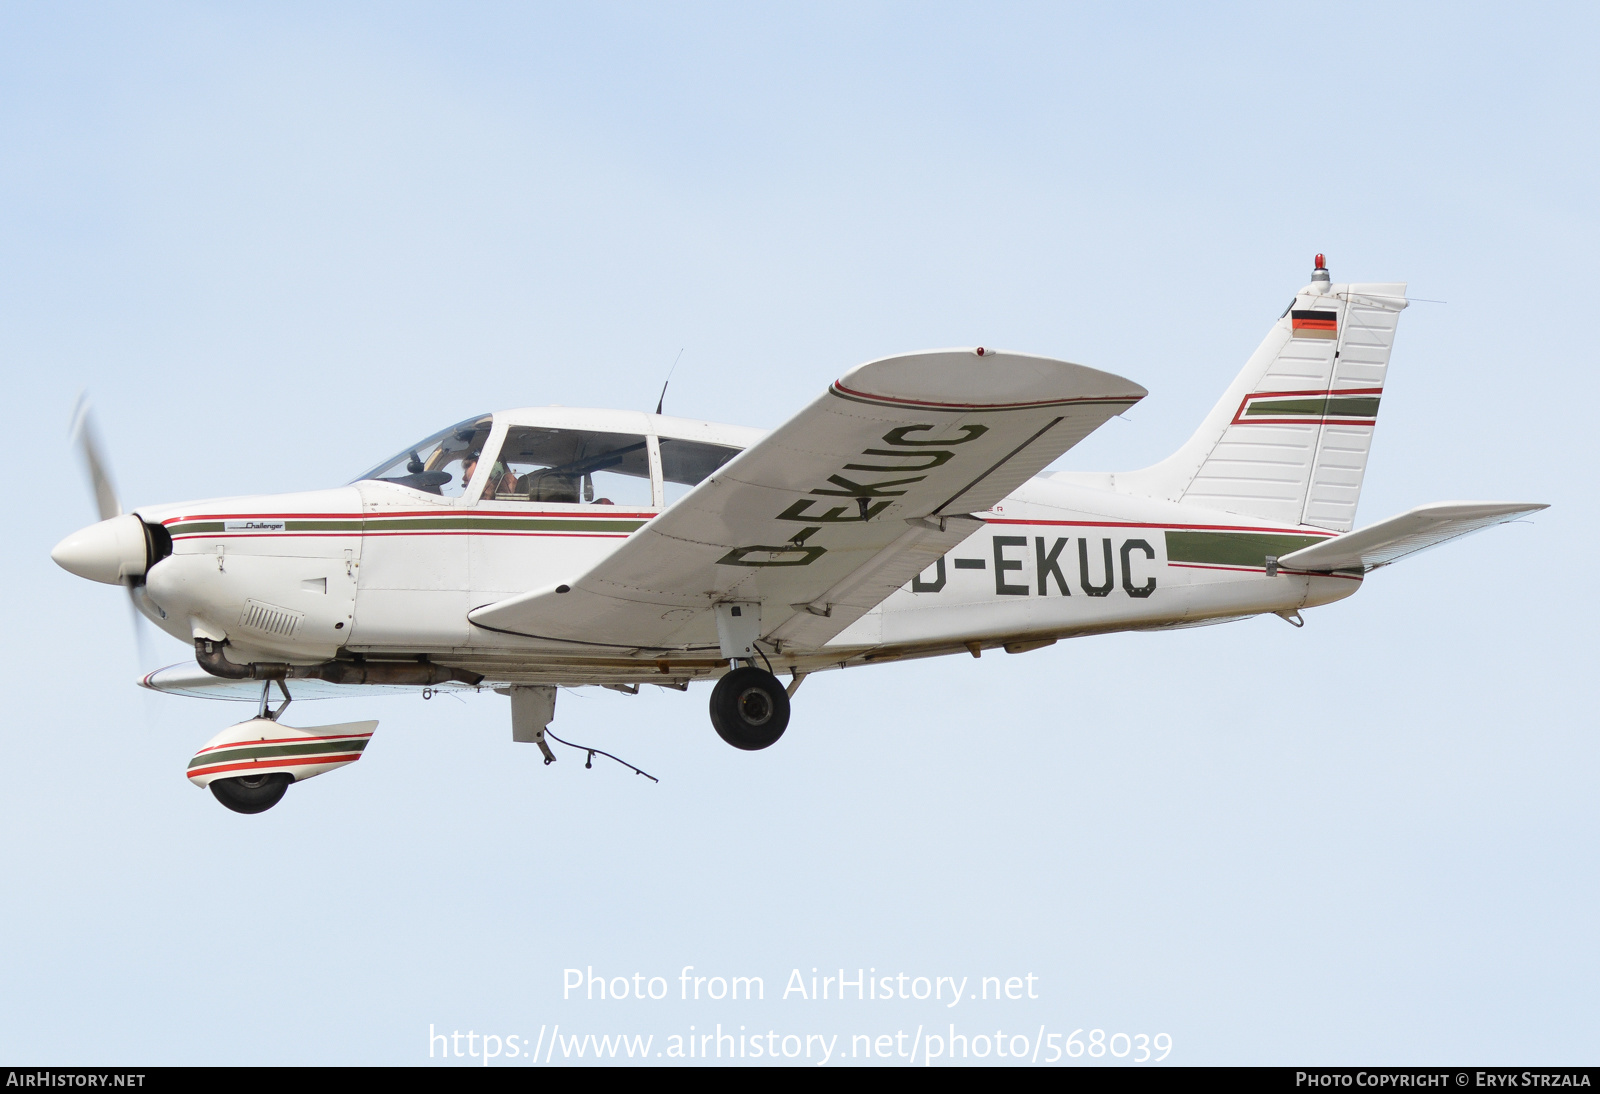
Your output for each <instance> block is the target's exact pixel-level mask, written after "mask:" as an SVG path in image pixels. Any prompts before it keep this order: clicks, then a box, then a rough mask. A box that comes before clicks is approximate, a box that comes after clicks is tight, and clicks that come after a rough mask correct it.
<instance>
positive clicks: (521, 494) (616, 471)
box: [483, 426, 650, 506]
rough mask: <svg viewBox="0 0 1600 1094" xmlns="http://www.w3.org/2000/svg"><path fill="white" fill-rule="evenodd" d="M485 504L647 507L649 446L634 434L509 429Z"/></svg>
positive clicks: (574, 430) (519, 427)
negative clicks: (531, 503) (513, 502)
mask: <svg viewBox="0 0 1600 1094" xmlns="http://www.w3.org/2000/svg"><path fill="white" fill-rule="evenodd" d="M483 500H484V501H530V502H546V503H552V502H553V503H557V504H560V503H569V504H573V503H580V502H590V503H593V504H595V505H627V506H648V505H649V504H650V452H649V446H648V444H647V442H646V441H645V438H644V437H642V436H637V435H635V434H632V433H600V432H595V431H593V430H587V429H549V428H541V427H538V426H512V427H511V428H510V429H509V430H507V431H506V440H505V444H503V445H502V446H501V448H500V457H499V459H498V460H496V461H495V465H494V467H493V469H492V470H491V471H490V475H489V480H488V483H487V484H486V485H485V486H484V488H483Z"/></svg>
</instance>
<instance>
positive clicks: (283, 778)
mask: <svg viewBox="0 0 1600 1094" xmlns="http://www.w3.org/2000/svg"><path fill="white" fill-rule="evenodd" d="M291 781H292V780H291V779H290V778H289V776H288V775H287V774H286V773H284V772H282V771H273V772H270V773H268V774H265V775H241V776H238V777H237V778H232V779H212V780H211V784H210V790H211V795H212V797H214V798H216V799H217V800H218V801H219V802H221V803H222V804H223V805H225V806H227V807H228V808H229V809H232V810H233V811H234V812H235V813H265V812H266V811H267V810H268V809H271V808H272V807H273V806H274V805H277V804H278V802H280V801H282V800H283V794H284V791H286V790H288V789H289V783H290V782H291Z"/></svg>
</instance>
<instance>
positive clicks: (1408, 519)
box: [1278, 501, 1549, 573]
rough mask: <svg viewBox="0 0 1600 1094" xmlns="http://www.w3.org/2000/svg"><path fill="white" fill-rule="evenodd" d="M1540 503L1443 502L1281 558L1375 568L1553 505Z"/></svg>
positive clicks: (1311, 565)
mask: <svg viewBox="0 0 1600 1094" xmlns="http://www.w3.org/2000/svg"><path fill="white" fill-rule="evenodd" d="M1548 508H1549V506H1548V505H1544V504H1541V503H1538V502H1504V501H1439V502H1434V503H1433V504H1432V505H1419V506H1418V507H1417V508H1415V509H1412V510H1409V511H1407V512H1404V513H1401V514H1400V515H1399V516H1395V517H1390V518H1389V519H1388V520H1380V521H1379V522H1378V523H1377V524H1372V525H1368V526H1367V527H1365V528H1361V529H1358V530H1357V531H1354V532H1349V533H1347V534H1345V535H1342V536H1335V537H1334V538H1333V539H1328V540H1323V541H1322V542H1321V543H1318V544H1314V545H1312V546H1310V547H1306V548H1304V549H1302V550H1299V551H1295V552H1294V553H1293V554H1288V555H1284V556H1283V557H1282V558H1280V559H1278V565H1279V566H1281V567H1283V568H1284V569H1286V570H1310V571H1313V572H1324V573H1327V572H1332V571H1334V570H1360V571H1363V572H1365V571H1367V570H1375V569H1377V568H1378V567H1379V566H1387V565H1389V563H1391V562H1396V561H1398V560H1400V559H1402V558H1405V557H1406V556H1407V555H1414V554H1416V553H1417V552H1418V551H1426V550H1427V549H1428V548H1429V547H1437V546H1439V544H1441V543H1447V542H1449V541H1450V540H1452V539H1459V538H1460V537H1462V536H1466V535H1471V534H1472V533H1473V532H1480V531H1482V530H1483V529H1485V528H1489V527H1491V526H1493V525H1496V524H1504V523H1506V522H1507V521H1512V520H1516V519H1517V518H1518V517H1521V516H1526V515H1527V514H1529V513H1537V512H1538V511H1539V510H1541V509H1548Z"/></svg>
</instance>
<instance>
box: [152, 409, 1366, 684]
mask: <svg viewBox="0 0 1600 1094" xmlns="http://www.w3.org/2000/svg"><path fill="white" fill-rule="evenodd" d="M493 419H494V424H493V425H492V426H491V425H489V424H488V423H489V421H490V419H489V417H487V416H486V417H485V418H484V419H482V424H481V427H480V428H481V430H482V432H483V435H484V436H486V437H487V438H488V440H487V441H486V442H485V443H484V444H483V446H482V449H481V450H482V453H483V455H484V460H485V467H486V469H487V468H488V467H490V466H492V467H493V468H494V471H493V474H494V475H501V474H502V473H504V474H505V475H506V476H507V479H508V480H510V479H512V476H511V475H510V472H509V471H505V470H504V469H505V468H507V467H512V468H513V469H514V467H515V465H513V464H511V463H509V462H505V463H502V462H498V461H496V460H495V455H496V454H497V452H499V450H498V449H497V448H496V447H495V445H496V444H498V443H500V442H502V441H503V440H504V439H505V436H506V432H507V430H508V429H510V430H512V431H513V435H514V436H515V435H516V432H515V431H516V430H518V429H527V430H538V429H544V430H547V431H548V432H551V433H554V432H556V431H558V430H559V429H562V428H576V427H575V426H574V425H573V423H574V422H576V423H578V425H579V426H582V427H584V428H588V429H591V430H593V429H604V430H607V431H609V432H608V433H607V435H608V436H618V437H627V436H635V435H636V436H638V437H640V438H641V439H642V441H643V442H644V443H642V444H640V445H638V446H636V447H637V448H638V449H639V455H638V461H639V462H638V465H637V468H638V470H637V474H638V475H639V476H643V475H644V474H645V471H644V469H645V467H646V463H645V462H644V458H645V455H648V456H649V462H648V468H649V478H648V481H641V482H640V483H638V491H637V493H636V495H635V497H634V500H636V501H641V500H642V501H644V502H646V503H644V504H625V499H623V498H621V497H619V498H615V499H608V498H603V497H602V498H594V499H592V500H582V499H581V498H578V497H576V496H574V498H573V500H565V501H562V500H549V499H550V496H551V495H552V494H554V496H558V497H559V496H562V495H559V494H555V492H554V491H550V490H547V491H545V494H546V496H545V497H539V496H537V495H538V493H539V491H536V490H532V489H525V490H524V491H523V493H522V494H520V495H519V494H515V493H507V492H502V494H501V496H498V497H492V496H491V495H492V494H494V492H495V491H494V489H493V485H492V480H491V485H490V486H488V487H485V486H483V482H482V480H483V476H478V477H475V478H473V479H472V482H471V484H470V485H471V489H468V490H466V491H464V492H463V493H462V494H461V495H460V496H454V497H452V496H448V494H447V493H442V492H439V493H436V492H432V490H434V489H436V488H437V487H436V486H435V485H433V484H431V483H430V482H428V481H425V477H426V474H427V473H426V472H421V471H419V472H417V473H416V474H413V475H411V476H410V477H409V479H408V481H407V482H400V481H395V479H396V478H397V477H398V478H401V479H407V478H408V477H407V476H405V475H401V476H389V477H387V478H381V477H374V478H366V479H363V480H361V481H358V482H356V483H353V484H351V485H349V486H344V487H339V488H336V489H330V490H320V491H312V492H306V493H294V494H276V495H260V496H251V497H235V498H223V499H212V500H207V501H199V502H187V503H181V504H175V505H160V506H148V507H142V508H140V509H139V510H137V515H138V517H139V518H140V519H141V520H143V521H144V522H146V524H151V525H158V526H159V527H161V528H164V529H165V531H166V533H167V534H168V535H170V537H171V553H170V555H167V556H166V557H164V558H161V559H160V560H159V561H157V562H155V563H154V564H153V565H151V566H150V567H149V571H148V573H147V574H145V575H144V581H143V585H142V586H140V587H138V588H136V595H135V602H136V603H137V604H138V605H139V606H140V609H141V610H142V611H144V613H145V614H146V615H147V616H149V617H150V618H151V619H152V620H153V621H154V622H155V623H156V624H157V625H158V626H160V627H161V628H162V629H163V630H165V631H167V632H168V633H169V634H172V635H173V636H174V637H175V638H178V639H180V640H182V641H184V642H191V641H193V640H195V639H197V638H199V639H209V640H212V641H215V642H219V643H220V642H226V643H227V650H228V652H227V656H228V658H229V659H230V660H232V661H234V662H239V663H244V662H249V661H272V662H290V663H294V664H313V663H317V662H323V661H327V660H330V659H334V658H344V659H349V658H356V659H371V660H378V661H393V660H417V659H425V660H428V661H431V662H433V663H435V664H439V665H446V666H453V667H459V668H462V669H465V670H468V671H469V672H471V673H475V674H478V675H481V676H483V677H484V678H485V682H486V685H487V684H499V683H535V682H536V683H559V684H566V685H577V684H592V683H613V684H628V683H639V682H653V683H671V684H681V683H683V682H686V681H688V680H691V679H694V678H704V677H709V676H715V675H719V674H720V673H721V672H722V671H724V670H725V668H726V661H725V660H723V659H722V658H721V657H720V656H719V654H718V651H717V650H716V649H715V648H701V647H695V648H676V649H662V648H641V649H636V650H621V651H619V650H617V649H615V648H603V649H602V648H589V647H584V646H581V645H575V644H573V643H557V642H552V641H549V640H542V639H537V638H528V637H521V636H517V635H508V634H505V633H503V632H497V631H493V630H489V629H485V628H481V627H477V626H474V625H473V624H472V623H471V622H469V620H468V613H469V612H470V611H471V610H472V609H474V608H477V607H480V606H482V605H486V604H491V603H494V602H496V601H499V600H503V599H505V598H508V597H513V596H517V595H519V594H521V593H524V592H526V591H527V590H528V589H530V588H535V587H539V586H546V585H551V584H554V583H557V582H562V581H567V580H572V579H576V578H577V577H578V576H579V575H580V574H582V573H584V572H585V571H586V570H588V569H590V568H591V567H593V566H594V565H595V564H596V563H598V562H600V561H601V560H602V559H603V558H605V557H606V555H608V554H609V553H610V552H611V551H613V550H615V549H616V548H617V546H618V545H620V544H621V543H622V542H623V541H625V540H626V539H627V538H628V537H629V536H630V535H632V534H634V533H635V532H636V531H637V530H638V529H640V528H641V527H643V526H644V525H645V524H646V523H647V522H648V521H650V520H651V519H653V518H654V517H655V516H656V515H657V514H659V513H661V512H663V511H664V510H665V509H666V508H668V507H669V504H668V503H669V495H670V492H671V490H672V489H673V488H674V487H673V481H674V480H671V479H668V480H666V481H664V476H663V470H662V469H663V467H666V468H667V474H668V475H675V476H676V480H675V481H676V482H677V483H678V484H679V485H680V486H683V487H687V486H692V485H693V481H691V480H693V479H694V475H695V474H699V472H698V471H692V470H687V471H686V470H683V469H682V467H681V466H679V465H681V464H682V463H683V460H682V459H681V458H679V464H673V462H672V461H673V459H674V458H676V457H674V456H673V455H671V454H672V453H674V452H676V451H678V447H681V448H682V449H683V450H684V451H690V450H691V449H692V446H693V444H699V445H700V446H701V448H703V449H705V450H706V451H712V450H715V449H721V450H726V451H728V452H729V453H734V452H737V450H739V449H741V448H743V447H745V446H747V445H748V444H750V443H753V441H754V440H755V439H757V438H759V437H760V436H761V434H760V433H759V432H758V431H755V430H747V429H740V428H738V427H731V426H717V425H715V424H713V423H704V422H688V421H685V420H683V419H670V418H660V417H657V416H654V415H640V414H631V413H627V412H606V411H570V410H559V409H552V408H544V409H536V410H523V411H513V412H507V413H505V414H501V415H495V416H493ZM463 435H465V434H463ZM675 446H678V447H675ZM663 449H665V450H666V452H667V453H668V455H667V456H666V457H663ZM475 451H477V450H475ZM693 451H699V449H693ZM504 455H506V456H507V457H508V460H509V456H510V453H509V449H507V450H506V452H505V453H504ZM719 458H722V459H726V458H727V457H726V456H723V457H719ZM412 460H413V461H414V464H413V465H414V466H419V467H420V466H421V462H422V461H420V460H418V458H417V455H416V453H415V451H414V450H413V454H412ZM614 462H615V461H614ZM715 462H716V461H715V459H709V460H708V461H706V462H704V463H703V464H702V466H703V467H706V468H710V471H709V473H710V474H715V469H714V466H712V465H714V464H715ZM441 466H443V464H441ZM469 466H471V465H469ZM674 467H677V468H678V469H677V470H674ZM542 473H543V472H541V474H542ZM440 474H441V475H442V473H440ZM485 474H488V472H487V470H486V472H485ZM436 477H438V476H436ZM467 477H468V476H466V475H462V476H461V478H462V479H463V482H465V479H466V478H467ZM523 481H524V483H526V482H527V481H529V480H528V478H527V476H526V474H525V475H524V478H523ZM619 481H620V480H619ZM1107 482H1108V480H1107V479H1106V477H1105V476H1090V475H1073V474H1060V475H1055V476H1051V477H1046V478H1036V479H1033V480H1031V481H1029V482H1027V483H1026V484H1024V485H1023V486H1022V487H1021V488H1020V489H1018V490H1017V491H1015V492H1014V493H1012V494H1011V495H1010V496H1009V497H1007V498H1006V499H1005V500H1004V501H1003V502H1002V503H1001V504H998V505H995V506H994V507H993V508H992V509H990V510H989V511H987V512H984V513H980V514H976V515H977V516H979V517H981V518H982V520H983V522H984V523H983V524H982V525H979V526H976V527H977V530H976V531H974V532H973V534H972V535H971V536H970V537H969V538H967V539H966V540H965V541H964V542H962V543H961V544H960V545H959V546H957V547H956V548H954V549H953V550H951V551H949V552H948V553H947V554H946V555H945V556H944V557H943V558H942V559H940V560H939V562H938V563H936V564H935V565H933V566H930V567H929V568H928V569H927V570H925V571H924V572H923V573H922V574H921V575H919V576H918V577H917V578H916V579H915V580H914V581H913V582H911V583H910V584H908V585H907V586H906V587H904V588H902V589H900V590H899V591H898V592H896V593H894V594H893V595H892V596H890V597H889V598H888V599H887V600H886V601H884V602H883V603H882V604H880V605H879V606H878V607H877V608H875V609H873V610H872V611H871V612H869V613H868V614H867V615H865V616H864V617H862V618H861V619H859V620H857V621H856V622H855V623H853V624H851V625H850V626H849V627H847V628H846V629H845V630H844V631H842V632H841V633H839V634H837V635H836V636H834V637H833V638H832V639H831V640H830V641H828V642H827V643H826V644H825V645H823V646H821V647H820V648H815V649H803V648H794V647H788V648H784V649H782V650H781V654H780V656H777V657H774V658H773V660H774V666H773V667H774V668H775V669H777V670H778V671H789V670H793V671H798V672H802V673H804V672H813V671H818V670H821V669H826V668H835V667H842V666H844V665H849V664H864V663H873V662H878V661H887V660H899V659H904V658H909V657H921V656H931V655H938V654H946V653H964V652H970V653H973V654H977V653H979V652H981V651H982V650H984V649H993V648H1004V649H1006V650H1008V651H1011V652H1022V651H1025V650H1029V649H1035V648H1038V647H1040V646H1044V645H1048V644H1050V643H1051V642H1052V641H1055V640H1057V639H1061V638H1066V637H1072V636H1076V635H1084V634H1094V633H1104V632H1108V631H1119V630H1141V629H1160V628H1169V627H1178V626H1189V625H1199V624H1204V623H1208V622H1220V621H1224V620H1227V619H1232V618H1239V617H1244V616H1249V615H1255V614H1260V613H1264V612H1282V613H1290V612H1293V611H1295V610H1297V609H1300V608H1303V607H1309V606H1314V605H1318V604H1324V603H1328V602H1330V601H1333V600H1337V599H1340V598H1342V597H1345V596H1348V595H1350V594H1351V593H1352V592H1354V591H1355V590H1356V588H1358V587H1359V585H1360V578H1359V576H1357V575H1354V574H1351V575H1309V574H1292V573H1288V572H1284V571H1281V570H1277V569H1276V568H1275V567H1273V566H1270V565H1269V560H1270V559H1275V558H1276V557H1277V556H1280V555H1286V554H1288V553H1290V552H1291V551H1294V550H1297V549H1299V548H1301V547H1305V546H1308V545H1310V544H1312V543H1315V542H1318V541H1320V540H1322V539H1324V538H1326V537H1328V536H1329V535H1331V534H1332V533H1330V532H1329V531H1327V530H1325V529H1321V528H1314V527H1308V526H1296V525H1283V524H1276V523H1273V522H1270V521H1263V520H1260V519H1257V518H1245V517H1240V516H1238V515H1236V514H1230V513H1226V512H1220V511H1215V510H1208V509H1204V508H1200V507H1197V506H1195V505H1193V504H1186V503H1180V502H1175V501H1171V500H1165V499H1160V498H1151V497H1142V496H1138V495H1133V494H1129V493H1124V492H1119V491H1118V490H1116V489H1114V488H1111V487H1110V486H1109V485H1108V484H1107ZM419 483H420V484H421V485H420V486H419V485H417V484H419ZM624 485H626V484H624ZM584 489H585V491H589V492H592V487H591V486H590V485H589V484H587V483H586V484H585V486H584ZM779 662H781V663H779Z"/></svg>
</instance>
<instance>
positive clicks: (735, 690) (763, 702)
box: [711, 665, 789, 752]
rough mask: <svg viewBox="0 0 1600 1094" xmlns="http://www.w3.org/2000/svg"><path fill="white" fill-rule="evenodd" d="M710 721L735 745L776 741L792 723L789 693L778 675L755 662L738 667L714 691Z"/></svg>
mask: <svg viewBox="0 0 1600 1094" xmlns="http://www.w3.org/2000/svg"><path fill="white" fill-rule="evenodd" d="M711 724H712V726H713V727H715V728H716V731H717V736H719V737H721V738H722V739H723V740H724V741H727V742H728V743H729V744H730V745H732V746H733V747H734V748H742V749H744V750H745V751H746V752H756V751H759V750H760V749H763V748H767V747H769V746H771V745H773V744H776V743H777V741H778V738H779V737H782V736H783V731H784V730H785V729H787V728H788V726H789V695H788V693H787V692H786V691H785V690H784V687H783V685H782V684H780V683H779V682H778V678H777V677H776V676H774V675H772V673H770V672H767V671H765V670H763V669H758V668H755V667H754V666H752V665H745V666H743V667H741V668H736V669H734V670H733V671H732V672H730V673H728V674H727V675H726V676H724V677H723V678H722V679H721V680H718V681H717V686H716V688H715V689H714V690H713V691H712V692H711Z"/></svg>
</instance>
